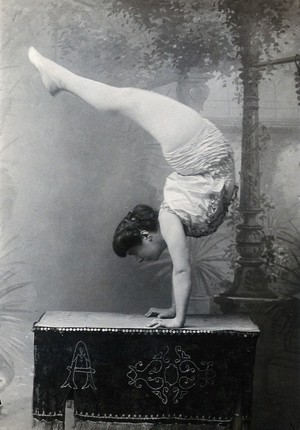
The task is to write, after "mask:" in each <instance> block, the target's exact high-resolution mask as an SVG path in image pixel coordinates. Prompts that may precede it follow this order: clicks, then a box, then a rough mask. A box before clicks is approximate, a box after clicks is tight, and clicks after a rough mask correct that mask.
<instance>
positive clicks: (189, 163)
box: [160, 119, 235, 237]
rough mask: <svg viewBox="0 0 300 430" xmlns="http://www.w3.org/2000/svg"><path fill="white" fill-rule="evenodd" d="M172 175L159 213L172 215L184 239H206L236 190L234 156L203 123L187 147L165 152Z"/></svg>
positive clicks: (215, 131)
mask: <svg viewBox="0 0 300 430" xmlns="http://www.w3.org/2000/svg"><path fill="white" fill-rule="evenodd" d="M164 156H165V158H166V160H167V162H168V163H169V164H170V165H171V167H173V168H174V170H175V172H173V173H172V174H171V175H169V176H168V178H167V180H166V183H165V186H164V201H163V203H162V204H161V207H160V210H161V211H164V210H167V211H170V212H173V213H175V214H176V215H177V216H178V217H179V218H180V220H181V222H182V224H183V226H184V230H185V233H186V235H187V236H194V237H200V236H206V235H208V234H211V233H213V232H214V231H216V230H217V228H218V227H219V226H220V224H222V222H223V221H224V219H225V216H226V213H227V211H228V206H229V205H230V203H231V200H232V197H233V194H234V188H235V185H234V184H235V171H234V160H233V152H232V148H231V146H230V144H229V143H228V142H227V140H226V139H225V137H224V136H223V134H222V133H221V132H220V130H219V129H218V128H217V127H216V126H215V125H214V124H213V123H211V122H210V121H208V120H206V119H203V127H202V128H201V130H199V132H198V133H197V134H196V136H194V138H193V139H191V140H190V141H189V142H188V143H187V144H185V145H183V146H181V147H180V148H178V149H176V150H174V151H171V152H164Z"/></svg>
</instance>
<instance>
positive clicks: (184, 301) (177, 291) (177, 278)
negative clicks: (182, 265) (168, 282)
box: [173, 269, 192, 326]
mask: <svg viewBox="0 0 300 430" xmlns="http://www.w3.org/2000/svg"><path fill="white" fill-rule="evenodd" d="M191 289H192V283H191V271H190V269H186V270H182V271H178V272H176V271H173V304H175V307H176V317H175V319H176V320H177V322H178V323H179V324H180V326H183V325H184V323H185V320H186V314H187V310H188V305H189V299H190V295H191Z"/></svg>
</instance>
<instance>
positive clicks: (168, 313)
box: [145, 308, 176, 318]
mask: <svg viewBox="0 0 300 430" xmlns="http://www.w3.org/2000/svg"><path fill="white" fill-rule="evenodd" d="M145 316H146V317H158V318H175V316H176V311H175V309H174V308H169V309H159V308H150V309H149V311H148V312H147V313H146V314H145Z"/></svg>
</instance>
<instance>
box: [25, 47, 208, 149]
mask: <svg viewBox="0 0 300 430" xmlns="http://www.w3.org/2000/svg"><path fill="white" fill-rule="evenodd" d="M28 56H29V59H30V61H31V62H32V64H33V65H34V66H35V67H36V68H37V70H38V71H39V72H40V74H41V78H42V81H43V83H44V85H45V86H46V88H47V89H48V91H49V92H50V93H51V94H52V95H54V94H55V93H57V92H58V91H61V90H65V91H68V92H70V93H72V94H75V95H76V96H78V97H80V98H81V99H82V100H84V101H85V102H87V103H88V104H90V105H91V106H93V107H95V108H96V109H98V110H100V111H101V110H102V111H110V110H111V111H117V112H119V113H121V114H123V115H125V116H127V117H129V118H130V119H132V120H133V121H135V122H136V123H137V124H139V125H140V126H141V127H142V128H143V129H144V130H146V131H147V132H148V133H150V134H151V135H152V136H153V137H154V138H155V139H156V140H157V141H158V142H159V143H160V144H161V146H162V149H163V150H164V151H171V150H173V149H177V148H178V147H179V146H181V145H182V144H184V143H186V142H187V141H189V140H190V139H191V138H192V137H193V136H194V135H195V134H196V132H197V131H198V130H199V128H201V123H202V122H203V118H202V117H201V116H200V114H198V113H197V112H196V111H194V110H193V109H191V108H190V107H188V106H186V105H184V104H182V103H179V102H177V101H176V100H173V99H171V98H169V97H165V96H163V95H160V94H157V93H154V92H151V91H146V90H141V89H137V88H117V87H112V86H109V85H106V84H103V83H101V82H97V81H93V80H91V79H86V78H83V77H81V76H78V75H75V74H74V73H72V72H70V71H69V70H67V69H66V68H64V67H62V66H60V65H58V64H56V63H55V62H53V61H51V60H48V59H47V58H45V57H43V56H41V55H40V54H39V53H38V51H36V50H35V49H34V48H30V49H29V51H28Z"/></svg>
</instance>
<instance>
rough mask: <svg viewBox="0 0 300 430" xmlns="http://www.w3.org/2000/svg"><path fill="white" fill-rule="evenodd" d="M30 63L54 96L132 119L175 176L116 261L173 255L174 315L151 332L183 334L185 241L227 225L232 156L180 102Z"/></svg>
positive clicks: (159, 313) (120, 239) (118, 247)
mask: <svg viewBox="0 0 300 430" xmlns="http://www.w3.org/2000/svg"><path fill="white" fill-rule="evenodd" d="M28 56H29V59H30V61H31V63H32V64H33V65H34V66H35V67H36V69H37V70H38V71H39V72H40V75H41V78H42V81H43V83H44V85H45V87H46V88H47V90H48V91H49V92H50V94H52V95H54V94H56V93H58V92H59V91H67V92H70V93H72V94H75V95H76V96H78V97H80V98H81V99H82V100H84V101H85V102H87V103H88V104H90V105H91V106H93V107H95V108H96V109H98V110H100V111H114V112H118V113H121V114H122V115H125V116H127V117H128V118H130V119H132V120H133V121H135V122H136V123H137V124H139V125H140V126H141V127H142V128H143V129H144V130H146V131H147V132H148V133H150V134H151V135H152V136H153V137H154V138H155V139H156V140H157V141H158V142H159V143H160V145H161V149H162V153H163V155H164V157H165V158H166V160H167V161H168V163H169V164H170V165H171V166H172V167H173V168H174V173H172V174H171V175H170V176H169V177H168V178H167V180H166V184H165V187H164V201H163V203H162V205H161V207H160V210H159V212H156V211H154V210H153V209H152V208H150V207H149V206H145V205H139V206H137V207H136V208H135V209H134V210H133V212H132V213H131V212H130V213H129V214H128V215H127V216H126V217H125V218H124V219H123V220H122V222H121V223H120V224H119V226H118V228H117V230H116V233H115V235H114V239H113V247H114V250H115V252H116V253H117V255H119V256H122V257H124V256H126V255H133V256H135V257H136V258H137V259H138V261H143V260H157V259H158V258H159V257H160V255H161V253H162V252H163V250H164V249H165V248H168V250H169V253H170V257H171V260H172V264H173V272H172V282H173V301H172V306H171V308H170V309H157V308H151V309H150V310H149V312H148V313H147V314H146V315H147V316H148V317H153V316H156V317H157V318H154V319H153V320H152V321H151V322H150V324H149V325H148V326H149V327H153V328H158V327H168V328H171V327H182V326H183V325H184V323H185V319H186V313H187V308H188V302H189V297H190V293H191V267H190V262H189V250H188V246H187V240H186V236H193V237H201V236H206V235H208V234H211V233H213V232H214V231H216V230H217V228H218V227H219V226H220V224H221V223H222V222H223V220H224V218H225V215H226V212H227V210H228V206H229V204H230V202H231V199H232V196H233V192H234V162H233V155H232V150H231V147H230V145H229V144H228V142H227V141H226V140H225V138H224V136H223V135H222V133H221V132H220V131H219V130H218V129H217V128H216V127H215V126H214V125H213V124H212V123H211V122H210V121H208V120H206V119H204V118H202V117H201V115H200V114H199V113H198V112H196V111H194V110H193V109H191V108H190V107H188V106H186V105H183V104H181V103H179V102H177V101H176V100H173V99H170V98H168V97H165V96H162V95H160V94H156V93H154V92H150V91H145V90H141V89H137V88H117V87H112V86H108V85H106V84H103V83H101V82H97V81H93V80H90V79H86V78H83V77H81V76H78V75H75V74H74V73H72V72H70V71H69V70H67V69H65V68H64V67H62V66H60V65H58V64H56V63H54V62H53V61H51V60H49V59H47V58H45V57H43V56H41V55H40V54H39V53H38V51H37V50H36V49H34V48H30V49H29V51H28Z"/></svg>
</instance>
